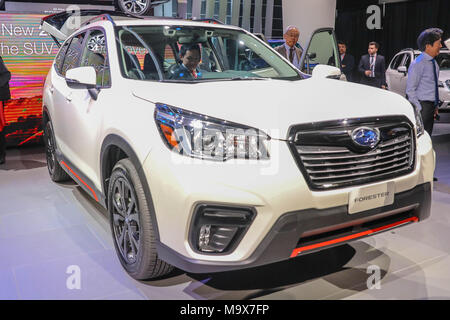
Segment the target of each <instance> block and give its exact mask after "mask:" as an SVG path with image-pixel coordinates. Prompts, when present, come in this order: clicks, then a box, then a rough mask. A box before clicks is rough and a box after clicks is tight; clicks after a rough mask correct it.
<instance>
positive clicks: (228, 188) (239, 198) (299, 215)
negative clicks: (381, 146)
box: [143, 133, 435, 272]
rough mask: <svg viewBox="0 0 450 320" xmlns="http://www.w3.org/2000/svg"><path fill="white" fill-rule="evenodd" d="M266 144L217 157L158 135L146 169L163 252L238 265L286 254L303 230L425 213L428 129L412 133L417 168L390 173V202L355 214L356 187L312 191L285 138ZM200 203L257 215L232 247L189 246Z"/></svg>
mask: <svg viewBox="0 0 450 320" xmlns="http://www.w3.org/2000/svg"><path fill="white" fill-rule="evenodd" d="M271 148H272V152H271V159H270V161H269V162H264V161H259V162H256V163H250V162H248V161H247V162H246V161H245V160H244V162H245V163H227V162H225V163H221V162H220V163H217V162H207V161H201V160H194V159H190V158H188V157H184V156H180V155H177V154H175V153H173V152H171V151H169V150H168V149H167V148H166V147H165V146H164V145H163V144H162V143H161V144H160V146H157V147H154V148H153V149H152V151H151V153H150V154H149V156H148V157H147V159H146V161H145V162H144V165H143V171H144V173H145V175H146V178H147V181H148V183H149V187H150V190H151V194H152V200H153V203H154V207H155V212H156V223H157V225H158V230H159V234H158V235H157V241H158V244H157V248H158V254H159V256H160V258H161V259H163V260H165V261H167V262H169V263H171V264H173V265H175V266H177V267H179V268H181V269H183V270H186V271H190V272H216V271H224V270H233V269H241V268H246V267H253V266H257V265H262V264H267V263H272V262H276V261H280V260H285V259H289V257H290V256H291V255H292V254H293V250H294V249H296V248H299V246H298V245H302V243H301V242H300V243H299V240H300V238H301V237H302V235H303V237H305V236H307V237H308V239H307V240H311V239H312V238H310V237H314V236H316V235H317V234H318V233H323V232H330V231H336V230H338V229H342V228H346V227H352V228H354V229H355V230H354V231H355V232H356V231H357V230H358V225H359V227H362V226H363V224H367V223H369V222H370V221H369V220H373V218H372V217H374V216H376V215H383V216H384V215H385V214H386V212H387V214H389V215H392V214H400V213H404V212H406V211H408V212H409V211H411V210H412V211H411V212H412V216H411V217H413V216H414V217H417V218H418V219H419V220H423V219H425V218H426V217H427V216H428V215H429V205H427V204H426V201H427V200H426V199H428V198H430V197H431V190H432V181H433V173H434V167H435V155H434V152H433V149H432V144H431V139H430V137H429V135H428V134H427V133H425V134H424V135H423V136H422V137H420V138H419V139H417V152H416V162H415V163H416V165H415V170H414V171H413V172H411V173H409V174H407V175H404V176H401V177H397V178H395V179H392V180H389V181H393V182H394V183H395V192H396V194H395V201H394V203H393V205H392V206H388V207H383V208H381V209H380V208H378V209H374V210H371V211H367V212H360V213H358V214H353V215H349V214H348V213H347V207H348V198H349V192H352V191H353V190H355V189H358V188H359V187H347V188H342V189H335V190H329V191H311V190H310V189H309V187H308V185H307V183H306V181H305V179H304V177H303V175H302V173H301V172H300V170H299V168H298V167H297V165H296V163H295V161H294V158H293V157H292V154H291V151H290V150H289V147H288V145H287V143H286V142H285V141H277V140H273V141H272V143H271ZM156 173H157V174H156ZM375 184H376V183H375ZM427 197H428V198H427ZM420 199H422V200H420ZM200 204H206V205H208V204H211V205H221V206H237V207H247V208H254V209H255V211H256V216H255V219H254V220H253V221H252V224H251V225H250V227H249V229H248V230H247V232H246V233H245V235H244V236H243V238H242V240H241V241H240V242H239V244H238V245H237V246H236V248H235V249H234V250H233V251H232V252H230V253H228V254H221V255H219V254H202V253H199V252H198V251H196V250H193V248H192V247H191V245H190V242H189V238H190V226H191V222H192V220H193V218H194V213H195V208H196V207H197V206H198V205H200ZM392 210H396V211H395V212H391V211H392ZM398 210H400V211H398ZM365 218H368V219H369V220H367V219H366V220H365ZM376 218H379V217H378V216H377V217H376ZM354 219H356V220H354ZM361 219H362V221H359V220H361ZM286 221H288V222H286ZM355 221H356V222H355ZM294 222H295V223H294ZM348 223H350V224H349V225H348V226H346V224H348ZM374 223H375V222H374ZM327 228H328V229H327ZM336 228H337V229H336ZM332 229H333V230H332ZM320 249H321V248H320Z"/></svg>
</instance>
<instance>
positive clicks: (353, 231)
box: [157, 183, 432, 273]
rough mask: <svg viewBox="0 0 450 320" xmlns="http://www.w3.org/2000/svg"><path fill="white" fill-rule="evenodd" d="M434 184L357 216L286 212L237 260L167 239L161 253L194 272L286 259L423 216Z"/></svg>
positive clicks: (337, 210) (343, 210)
mask: <svg viewBox="0 0 450 320" xmlns="http://www.w3.org/2000/svg"><path fill="white" fill-rule="evenodd" d="M431 188H432V187H431V184H430V183H426V184H422V185H419V186H417V187H415V188H414V189H412V190H409V191H406V192H402V193H399V194H396V195H395V198H396V200H395V202H394V203H393V204H392V205H390V206H386V207H382V208H376V209H372V210H368V211H364V212H360V213H358V214H357V215H349V214H348V213H347V206H338V207H334V208H328V209H306V210H300V211H294V212H288V213H285V214H284V215H282V216H281V217H280V218H279V219H278V220H277V221H276V222H275V224H274V225H273V227H272V228H271V230H270V231H269V233H268V234H267V235H266V236H265V238H264V239H263V241H262V242H261V243H260V245H259V246H258V248H257V249H256V250H255V251H254V252H253V254H252V255H251V256H250V257H249V258H247V259H245V260H242V261H238V262H222V261H221V262H217V261H204V260H197V259H192V258H188V257H185V256H183V255H181V254H179V253H177V252H176V251H174V250H172V249H170V248H169V247H167V246H165V245H164V244H162V243H158V245H157V248H158V254H159V257H160V258H161V259H162V260H164V261H167V262H169V263H170V264H172V265H174V266H176V267H178V268H180V269H182V270H185V271H187V272H192V273H209V272H221V271H230V270H236V269H243V268H252V267H257V266H261V265H265V264H270V263H274V262H278V261H283V260H287V259H289V258H294V257H297V256H298V255H302V254H307V253H311V252H315V251H318V250H321V249H324V248H331V247H334V246H337V245H342V244H344V243H347V242H349V241H351V240H354V239H361V238H363V237H365V236H367V235H371V234H372V232H369V233H368V232H367V231H371V230H374V232H377V230H380V231H386V230H390V229H392V228H393V227H396V226H401V225H404V224H406V223H408V222H414V221H422V220H424V219H426V218H428V217H429V216H430V208H431ZM383 227H387V228H383ZM359 235H361V236H359ZM339 240H340V241H339ZM331 242H333V243H331ZM322 244H325V245H322ZM307 247H311V248H312V249H304V250H301V252H299V249H300V248H307ZM313 247H314V248H313Z"/></svg>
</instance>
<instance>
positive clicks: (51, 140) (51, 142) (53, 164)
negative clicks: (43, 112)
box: [44, 121, 70, 182]
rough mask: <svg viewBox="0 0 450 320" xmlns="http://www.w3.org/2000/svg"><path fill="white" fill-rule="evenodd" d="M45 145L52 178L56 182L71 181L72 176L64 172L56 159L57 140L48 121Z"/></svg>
mask: <svg viewBox="0 0 450 320" xmlns="http://www.w3.org/2000/svg"><path fill="white" fill-rule="evenodd" d="M44 143H45V155H46V159H47V169H48V173H49V174H50V178H51V179H52V180H53V181H54V182H62V181H67V180H69V179H70V176H69V175H68V174H67V172H65V171H64V169H63V168H62V167H61V165H60V164H59V163H58V160H57V158H56V140H55V135H54V133H53V126H52V123H51V121H48V122H47V123H46V124H45V126H44Z"/></svg>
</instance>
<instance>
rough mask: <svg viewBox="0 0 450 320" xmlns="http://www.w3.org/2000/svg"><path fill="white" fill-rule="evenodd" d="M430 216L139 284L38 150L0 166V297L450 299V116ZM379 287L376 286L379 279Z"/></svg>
mask: <svg viewBox="0 0 450 320" xmlns="http://www.w3.org/2000/svg"><path fill="white" fill-rule="evenodd" d="M433 141H434V148H435V150H436V154H437V168H436V174H435V175H436V176H437V177H438V178H439V181H438V182H435V184H434V193H433V203H432V215H431V218H430V219H428V220H426V221H424V222H421V223H418V224H412V225H409V226H406V227H403V228H401V229H396V230H393V231H389V232H386V233H382V234H379V235H376V236H374V237H371V238H368V239H365V240H359V241H355V242H352V243H351V244H349V245H343V246H340V247H337V248H333V249H328V250H324V251H321V252H319V253H315V254H310V255H307V256H303V257H299V258H296V259H292V260H289V261H286V262H281V263H276V264H272V265H268V266H264V267H260V268H254V269H248V270H242V271H233V272H227V273H218V274H186V273H184V272H182V271H180V270H176V271H175V272H173V274H171V275H170V276H169V277H167V278H164V279H160V280H156V281H135V280H133V279H132V278H130V277H129V276H128V275H127V274H126V273H125V272H124V270H123V269H122V267H121V265H120V263H119V261H118V259H117V258H116V254H115V251H114V248H113V243H112V238H111V234H110V230H109V224H108V220H107V216H106V212H105V210H104V209H102V208H101V207H99V206H98V205H97V204H96V203H95V202H94V201H92V200H91V199H90V198H89V196H88V195H87V194H86V193H85V192H84V191H83V190H81V188H79V187H77V186H76V185H75V184H74V183H65V184H55V183H53V182H51V180H50V178H49V176H48V172H47V168H46V164H45V155H44V153H43V150H42V148H40V147H33V148H21V149H9V150H8V156H7V162H6V164H5V165H0V299H152V300H154V299H450V114H443V115H442V117H441V121H440V123H438V124H437V125H436V129H435V132H434V134H433ZM378 275H379V276H380V281H376V278H375V277H376V276H378Z"/></svg>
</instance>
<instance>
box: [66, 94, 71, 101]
mask: <svg viewBox="0 0 450 320" xmlns="http://www.w3.org/2000/svg"><path fill="white" fill-rule="evenodd" d="M66 101H67V102H70V101H72V93H69V95H68V96H66Z"/></svg>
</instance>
